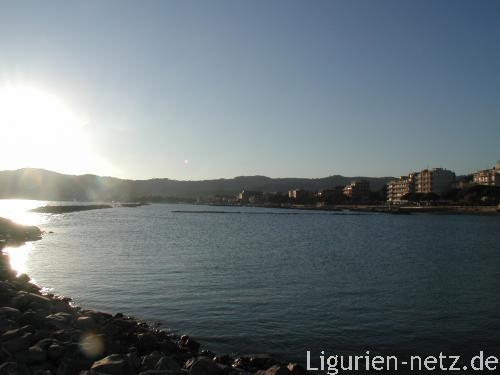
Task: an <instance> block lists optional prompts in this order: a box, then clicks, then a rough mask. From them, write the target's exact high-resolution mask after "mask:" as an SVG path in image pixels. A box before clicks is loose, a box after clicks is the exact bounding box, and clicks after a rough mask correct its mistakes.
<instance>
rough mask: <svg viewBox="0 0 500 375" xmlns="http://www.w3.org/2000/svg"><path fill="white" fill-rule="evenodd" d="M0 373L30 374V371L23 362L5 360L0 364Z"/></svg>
mask: <svg viewBox="0 0 500 375" xmlns="http://www.w3.org/2000/svg"><path fill="white" fill-rule="evenodd" d="M0 375H30V371H29V369H28V367H27V366H26V365H24V364H20V363H16V362H5V363H2V364H1V365H0Z"/></svg>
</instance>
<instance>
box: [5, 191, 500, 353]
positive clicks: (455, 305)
mask: <svg viewBox="0 0 500 375" xmlns="http://www.w3.org/2000/svg"><path fill="white" fill-rule="evenodd" d="M41 204H43V202H32V201H31V202H26V201H24V202H23V201H0V216H2V215H3V216H10V217H12V218H14V219H17V220H18V221H22V222H26V223H33V224H38V225H39V226H40V227H41V228H42V229H44V230H46V231H53V232H54V233H52V234H47V235H46V236H45V238H44V239H43V240H42V241H38V242H35V243H31V244H28V245H27V246H25V247H23V248H21V249H15V250H12V251H11V253H12V254H16V255H15V256H14V257H13V262H14V263H15V265H16V267H17V268H18V269H19V270H21V271H23V270H25V271H27V272H28V273H29V274H30V275H31V276H32V277H33V278H34V279H35V280H36V282H37V283H39V284H40V285H42V286H44V287H46V288H49V289H50V290H52V291H53V292H55V293H58V294H63V295H67V296H71V297H72V298H73V299H74V300H75V302H76V303H77V304H80V305H82V306H84V307H87V308H95V309H101V310H105V311H110V312H123V313H126V314H130V315H134V316H137V317H140V318H143V319H146V320H150V321H160V322H162V323H163V325H164V327H166V328H170V329H172V330H174V331H175V332H178V333H189V334H190V335H192V336H193V337H195V338H196V339H198V340H199V341H201V342H202V343H203V345H204V346H205V347H206V348H209V349H211V350H215V351H217V352H219V353H233V354H237V353H254V352H268V353H272V354H274V355H276V356H278V357H280V358H283V359H295V360H298V361H302V362H303V361H305V352H306V350H311V351H312V352H313V353H314V352H316V353H318V355H319V352H320V351H321V350H325V351H326V352H327V354H328V353H332V352H345V353H356V354H359V353H361V354H363V353H364V352H365V351H366V350H370V351H372V352H380V353H385V354H401V353H416V352H429V353H439V352H441V351H443V352H448V353H457V352H458V353H468V352H471V353H472V352H474V351H475V350H486V351H496V352H497V353H496V354H498V351H499V350H500V338H499V337H498V332H499V331H500V313H499V312H500V298H499V290H500V219H499V218H498V217H480V216H437V215H425V214H422V215H407V216H406V215H384V214H358V215H344V214H328V213H320V212H307V211H291V210H290V211H288V210H270V209H258V208H227V207H225V208H220V207H203V206H188V205H186V206H184V205H160V204H158V205H150V206H144V207H139V208H113V209H106V210H96V211H88V212H78V213H71V214H64V215H42V214H26V213H25V211H26V210H27V209H28V208H30V207H35V206H38V205H41ZM175 210H224V211H241V213H233V214H229V213H212V214H207V213H178V212H174V211H175Z"/></svg>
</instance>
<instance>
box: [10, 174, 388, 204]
mask: <svg viewBox="0 0 500 375" xmlns="http://www.w3.org/2000/svg"><path fill="white" fill-rule="evenodd" d="M393 178H394V177H363V176H355V177H346V176H341V175H332V176H328V177H320V178H301V177H279V178H272V177H267V176H262V175H256V176H236V177H233V178H221V179H209V180H172V179H169V178H151V179H147V180H132V179H120V178H117V177H111V176H98V175H94V174H83V175H68V174H63V173H58V172H54V171H50V170H46V169H37V168H22V169H18V170H5V171H0V198H3V199H9V198H20V199H39V200H61V201H73V200H76V201H90V202H92V201H113V200H115V201H127V200H131V199H134V198H135V199H137V198H147V197H164V198H167V197H168V198H186V199H193V198H198V197H208V196H213V195H234V194H236V193H238V192H240V191H242V190H256V191H267V192H273V191H276V192H285V191H288V190H291V189H305V190H313V191H316V190H321V189H328V188H333V187H334V186H337V185H346V184H348V183H350V182H351V181H353V180H357V179H366V180H368V181H369V182H370V185H371V189H372V190H373V191H377V190H380V189H381V188H382V187H383V186H384V185H385V184H386V183H387V182H388V181H389V180H390V179H393Z"/></svg>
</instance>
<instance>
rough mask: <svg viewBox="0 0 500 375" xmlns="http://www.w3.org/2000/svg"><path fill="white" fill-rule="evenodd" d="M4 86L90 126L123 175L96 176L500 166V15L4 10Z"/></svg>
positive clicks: (253, 5)
mask: <svg viewBox="0 0 500 375" xmlns="http://www.w3.org/2000/svg"><path fill="white" fill-rule="evenodd" d="M6 83H9V84H12V83H14V84H18V85H24V86H25V87H27V86H30V87H31V86H33V87H37V88H42V89H43V90H46V91H48V92H50V93H51V94H54V95H57V96H58V97H60V98H63V99H64V101H65V102H66V103H69V106H70V107H71V108H72V110H75V111H77V112H78V113H80V114H83V115H84V117H85V119H86V122H85V129H84V131H85V134H86V135H87V136H88V137H89V138H90V140H91V142H92V150H93V152H95V153H96V154H98V155H99V157H100V158H102V160H106V161H107V163H109V165H112V166H113V167H112V168H111V167H110V168H107V167H104V164H103V166H102V167H101V166H100V165H90V164H89V165H88V171H87V172H93V173H101V174H115V175H118V176H119V177H130V178H150V177H169V178H175V179H206V178H219V177H233V176H238V175H254V174H262V175H267V176H271V177H285V176H299V177H322V176H327V175H332V174H343V175H348V176H354V175H366V176H387V175H393V176H395V175H401V174H405V173H407V172H409V171H410V170H416V169H420V168H424V167H426V166H431V167H432V166H443V167H447V168H450V169H453V170H455V171H456V172H457V173H464V172H471V171H474V170H476V169H480V168H487V167H490V166H492V165H493V164H494V163H495V162H496V160H497V159H499V158H500V145H499V144H500V1H497V0H490V1H489V0H482V1H475V0H470V1H456V0H449V1H444V0H441V1H430V0H428V1H425V0H424V1H421V0H418V1H417V0H414V1H404V0H394V1H383V0H381V1H371V0H366V1H357V0H354V1H349V0H345V1H305V0H304V1H289V0H286V1H268V0H266V1H233V0H228V1H218V0H215V1H201V0H200V1H160V0H157V1H153V0H150V1H141V2H139V1H130V2H127V1H123V0H121V1H109V0H108V1H80V2H76V1H68V2H67V1H33V2H28V1H12V2H9V3H7V2H4V3H2V4H1V5H0V85H2V84H6ZM27 110H29V108H28V109H27ZM7 126H9V125H8V124H5V123H2V124H0V127H2V129H3V130H5V128H6V127H7ZM47 129H48V131H50V127H48V128H47ZM14 141H16V140H15V139H14ZM68 152H69V151H68ZM14 156H15V155H14ZM61 158H65V156H64V155H61ZM14 159H15V158H14V157H13V158H12V160H11V163H10V164H9V165H15V160H14ZM13 160H14V161H13ZM19 160H20V159H19ZM68 160H71V159H70V158H69V157H68ZM186 160H187V161H188V162H186ZM30 164H32V165H30V166H36V167H51V165H39V164H37V160H36V158H35V159H34V160H33V162H32V163H30ZM106 165H108V164H106ZM3 166H4V167H5V166H7V165H3ZM23 166H24V165H23ZM0 167H2V165H0ZM19 167H21V166H19ZM1 169H4V168H1ZM56 169H57V168H56ZM61 169H63V170H62V171H64V172H72V170H71V168H68V166H67V165H66V167H65V168H61ZM80 169H81V168H80ZM80 169H79V170H75V171H74V172H75V173H77V172H83V171H82V170H80ZM84 169H85V168H84Z"/></svg>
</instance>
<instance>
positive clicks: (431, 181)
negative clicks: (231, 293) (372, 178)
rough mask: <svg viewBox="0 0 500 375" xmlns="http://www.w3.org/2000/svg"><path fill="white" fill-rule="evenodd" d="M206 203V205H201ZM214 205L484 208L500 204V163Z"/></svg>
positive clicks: (245, 194) (256, 194)
mask: <svg viewBox="0 0 500 375" xmlns="http://www.w3.org/2000/svg"><path fill="white" fill-rule="evenodd" d="M200 203H202V202H200ZM209 203H212V204H222V205H251V206H252V205H253V206H272V207H285V208H286V207H301V206H305V207H308V208H311V207H315V208H326V207H334V206H344V205H347V206H349V205H379V206H380V205H385V206H391V205H393V206H403V205H419V206H420V205H431V204H432V205H440V206H445V205H452V204H463V205H481V206H496V205H498V204H499V203H500V161H498V162H497V163H496V165H494V166H493V167H492V168H490V169H485V170H478V171H475V172H474V173H471V174H467V175H462V176H457V175H456V174H455V172H454V171H452V170H448V169H446V168H426V169H423V170H420V171H418V172H410V173H408V175H405V176H401V177H399V178H396V179H393V180H390V181H389V182H388V183H387V184H386V185H384V186H383V187H382V189H379V190H373V189H371V187H370V182H369V181H368V180H366V179H359V180H353V181H351V182H350V183H349V184H347V185H345V186H344V185H337V186H332V187H331V188H328V189H322V190H318V191H311V190H307V189H303V188H301V187H297V188H295V189H292V190H289V191H287V192H268V191H253V190H243V191H241V192H240V193H239V194H237V195H236V196H213V197H210V202H209Z"/></svg>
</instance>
